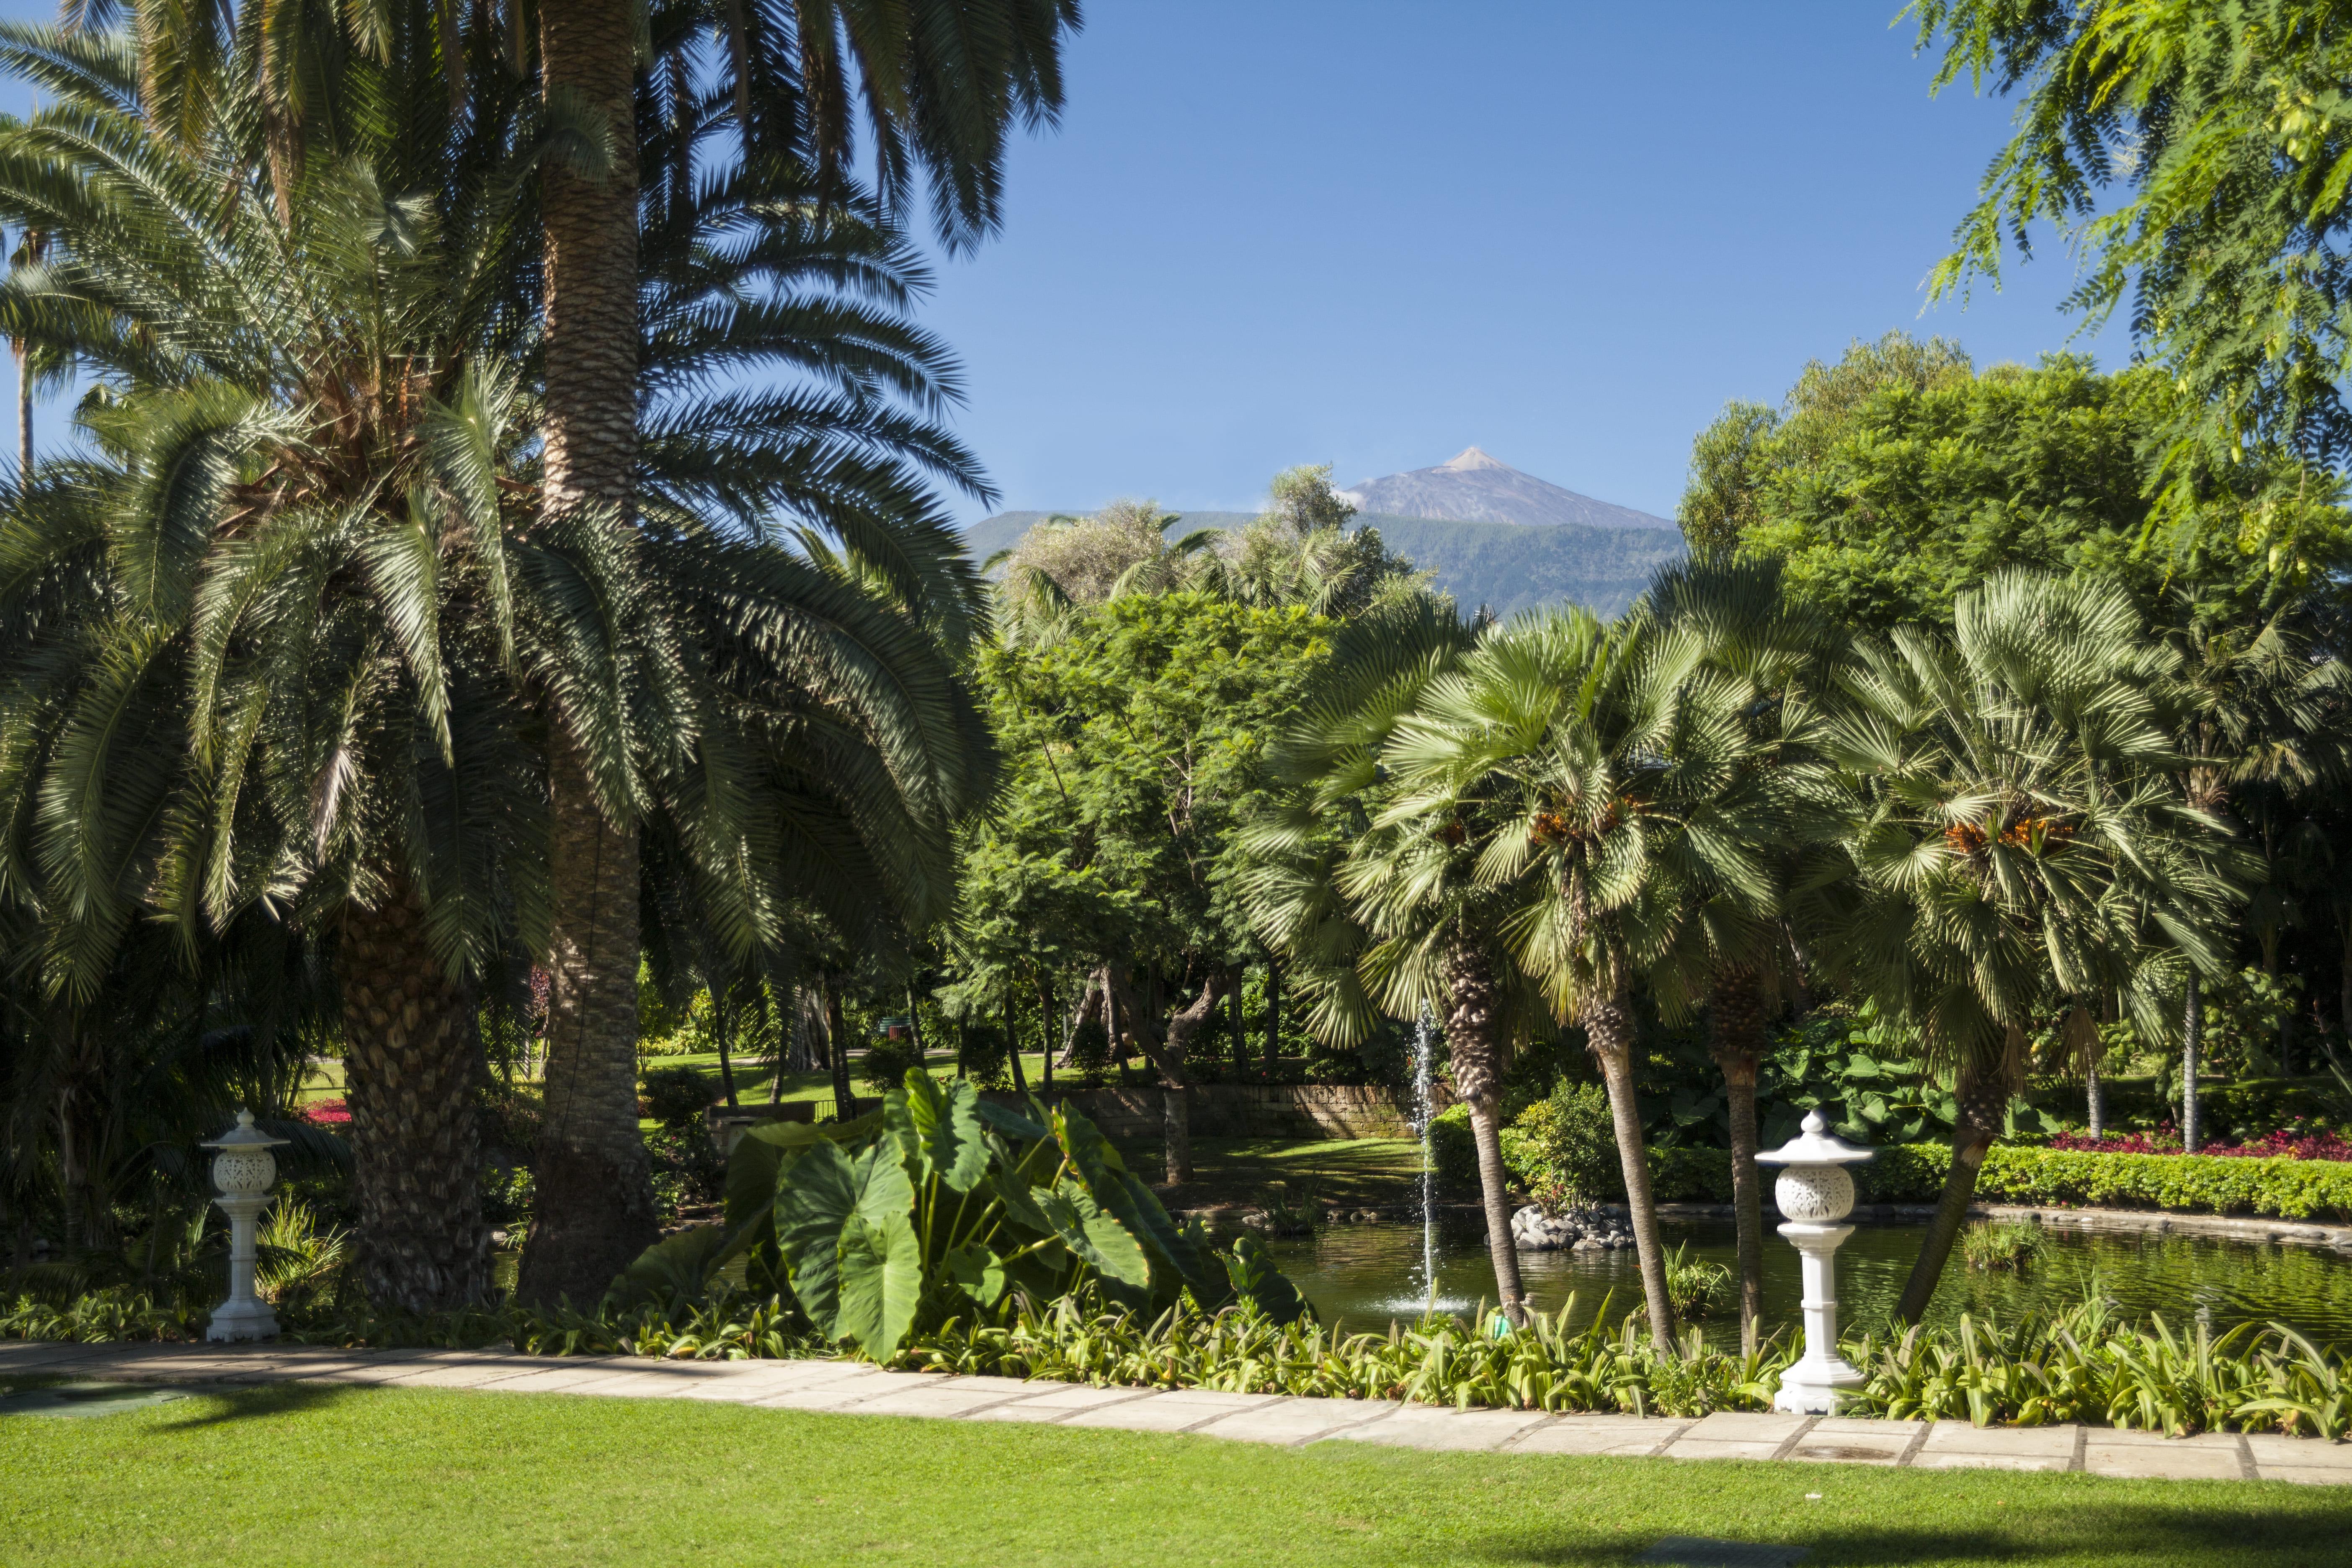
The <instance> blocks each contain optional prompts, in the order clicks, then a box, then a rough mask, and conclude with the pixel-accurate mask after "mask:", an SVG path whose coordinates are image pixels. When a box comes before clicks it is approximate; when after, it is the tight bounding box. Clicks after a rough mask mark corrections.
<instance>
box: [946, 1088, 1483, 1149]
mask: <svg viewBox="0 0 2352 1568" xmlns="http://www.w3.org/2000/svg"><path fill="white" fill-rule="evenodd" d="M1185 1093H1186V1095H1187V1097H1188V1103H1189V1109H1190V1111H1191V1122H1192V1136H1193V1137H1195V1138H1410V1137H1412V1102H1411V1101H1410V1100H1408V1099H1406V1098H1405V1097H1403V1096H1401V1095H1399V1094H1398V1093H1397V1092H1396V1091H1395V1090H1393V1089H1383V1088H1380V1087H1377V1086H1373V1087H1366V1086H1359V1085H1354V1084H1322V1083H1295V1084H1293V1083H1285V1084H1238V1083H1213V1084H1198V1085H1195V1086H1193V1087H1192V1089H1187V1090H1186V1091H1185ZM1432 1097H1433V1100H1434V1101H1435V1104H1434V1107H1433V1109H1435V1110H1444V1109H1445V1108H1446V1107H1447V1106H1449V1105H1451V1104H1453V1103H1454V1096H1453V1094H1452V1093H1451V1092H1450V1091H1449V1090H1448V1089H1446V1088H1445V1086H1444V1084H1438V1085H1434V1086H1433V1089H1432ZM985 1098H987V1099H990V1100H995V1101H996V1102H997V1103H998V1104H1000V1105H1006V1106H1013V1107H1018V1106H1019V1105H1020V1104H1021V1103H1022V1100H1021V1097H1020V1096H1019V1095H1017V1094H1011V1093H991V1094H989V1095H987V1096H986V1097H985ZM1054 1100H1055V1103H1057V1104H1059V1103H1067V1104H1069V1105H1070V1106H1072V1107H1074V1108H1075V1109H1076V1110H1077V1111H1078V1113H1079V1114H1080V1115H1082V1116H1084V1117H1086V1118H1087V1120H1088V1121H1092V1122H1093V1123H1094V1124H1095V1125H1096V1126H1097V1127H1099V1128H1101V1129H1102V1130H1103V1131H1105V1132H1108V1134H1110V1135H1111V1136H1112V1137H1114V1138H1156V1137H1158V1136H1159V1135H1160V1120H1161V1117H1162V1116H1163V1115H1164V1114H1165V1107H1166V1091H1165V1090H1163V1089H1159V1088H1157V1087H1141V1086H1138V1087H1132V1088H1130V1087H1126V1086H1121V1085H1107V1086H1105V1087H1104V1088H1101V1089H1063V1088H1062V1087H1061V1086H1060V1085H1059V1084H1056V1085H1055V1089H1054Z"/></svg>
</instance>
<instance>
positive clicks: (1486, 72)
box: [928, 0, 2127, 516]
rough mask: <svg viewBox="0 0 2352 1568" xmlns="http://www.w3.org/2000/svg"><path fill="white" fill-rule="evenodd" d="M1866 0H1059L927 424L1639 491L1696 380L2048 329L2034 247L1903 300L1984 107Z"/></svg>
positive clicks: (1980, 140) (2100, 349)
mask: <svg viewBox="0 0 2352 1568" xmlns="http://www.w3.org/2000/svg"><path fill="white" fill-rule="evenodd" d="M1899 4H1900V0H1783V3H1780V4H1772V5H1756V4H1753V3H1742V4H1698V5H1624V4H1614V5H1571V4H1565V3H1558V0H1555V3H1551V4H1503V3H1499V0H1481V3H1475V4H1474V3H1469V0H1449V3H1445V4H1436V3H1432V0H1421V3H1419V4H1385V3H1379V0H1234V3H1229V0H1088V4H1087V28H1086V31H1085V32H1084V33H1082V34H1081V35H1080V36H1079V37H1078V38H1077V39H1076V44H1075V46H1074V47H1072V49H1071V50H1070V52H1069V55H1068V58H1067V70H1068V84H1069V104H1068V109H1067V110H1066V113H1065V115H1064V117H1063V122H1062V125H1061V128H1060V129H1059V131H1058V132H1053V133H1050V134H1048V135H1046V136H1045V137H1042V138H1038V139H1034V140H1031V141H1029V142H1024V144H1023V145H1021V146H1020V148H1019V149H1018V151H1017V152H1016V153H1015V154H1014V156H1013V161H1012V178H1011V191H1010V201H1009V204H1008V211H1007V216H1006V223H1005V229H1004V233H1003V237H1000V238H999V239H997V240H996V241H994V242H992V244H990V245H989V246H988V247H985V248H984V249H983V250H982V251H981V252H980V253H979V254H978V255H977V256H976V257H973V258H969V259H961V260H955V261H950V262H946V263H943V264H942V266H941V268H940V289H939V292H938V294H937V296H936V298H935V300H933V302H932V306H931V308H930V310H929V312H928V314H929V321H930V322H931V324H932V325H934V326H935V327H937V328H938V329H939V330H940V331H943V332H944V333H945V334H946V336H947V337H948V339H949V341H950V342H952V343H954V344H955V345H956V347H957V348H958V349H959V350H960V351H961V353H962V354H963V356H964V359H965V362H966V364H967V367H968V374H969V383H970V394H971V396H970V402H969V404H968V405H967V407H966V408H965V409H964V411H963V413H962V414H961V416H960V418H959V420H958V425H959V427H960V428H961V431H962V432H963V434H964V435H965V437H966V438H967V439H969V440H970V441H971V442H972V443H973V445H974V446H975V447H977V448H978V450H979V452H980V454H981V456H982V459H983V460H984V461H985V462H986V463H987V465H988V468H989V470H990V472H991V474H992V476H993V478H994V479H995V481H996V483H997V485H998V486H999V487H1000V488H1001V489H1003V494H1004V504H1005V505H1006V506H1008V507H1018V508H1078V509H1084V508H1089V507H1092V506H1095V505H1097V504H1099V503H1101V502H1103V501H1105V500H1109V499H1111V498H1113V497H1114V496H1118V495H1136V496H1146V495H1148V496H1152V497H1156V498H1157V499H1158V500H1160V501H1162V502H1163V503H1166V504H1168V505H1170V506H1171V507H1179V508H1181V507H1186V506H1191V507H1198V508H1205V509H1246V508H1248V507H1250V506H1252V505H1253V504H1254V503H1255V500H1256V498H1257V497H1259V496H1260V495H1261V494H1262V493H1263V490H1264V487H1265V481H1266V479H1267V478H1268V477H1269V476H1270V475H1271V474H1272V473H1273V472H1274V471H1275V470H1276V469H1277V468H1282V467H1284V466H1286V465H1287V464H1291V463H1302V462H1329V463H1332V464H1335V465H1336V467H1337V478H1338V479H1339V482H1340V483H1341V484H1348V483H1352V482H1354V481H1355V480H1358V479H1366V478H1370V477H1371V476H1374V475H1379V474H1385V473H1392V472H1395V471H1397V470H1400V469H1403V468H1421V467H1425V466H1427V465H1429V464H1432V463H1438V462H1443V461H1444V459H1446V458H1450V457H1452V456H1453V455H1454V453H1455V452H1457V451H1459V450H1461V449H1462V448H1463V447H1465V446H1469V445H1473V444H1475V445H1477V446H1480V447H1485V448H1486V450H1487V451H1488V452H1490V453H1492V454H1493V455H1494V456H1496V458H1501V459H1502V460H1503V461H1505V462H1507V463H1510V464H1512V465H1513V466H1515V467H1517V468H1524V469H1526V470H1528V472H1530V473H1533V474H1536V475H1538V476H1540V477H1541V478H1544V479H1550V480H1552V481H1554V482H1555V483H1559V484H1563V485H1566V486H1568V487H1569V488H1570V489H1576V490H1581V491H1583V492H1585V493H1586V494H1589V495H1593V496H1598V497H1600V498H1601V499H1603V500H1612V501H1616V502H1619V503H1621V504H1622V505H1627V506H1633V507H1638V508H1640V509H1642V510H1647V511H1653V512H1657V513H1659V514H1661V515H1667V516H1671V515H1672V514H1673V510H1674V506H1675V499H1676V497H1678V496H1679V495H1680V493H1681V490H1682V485H1683V477H1684V470H1685V462H1686V459H1687V457H1688V454H1689V449H1690V439H1691V437H1692V435H1693V434H1694V433H1695V432H1696V431H1697V430H1698V429H1699V427H1700V426H1703V425H1705V424H1706V422H1707V421H1708V420H1709V419H1710V418H1711V417H1713V416H1714V415H1715V414H1716V413H1717V411H1718V410H1719V409H1720V408H1721V407H1722V405H1723V404H1724V403H1725V402H1726V401H1727V399H1730V398H1735V397H1741V398H1752V399H1757V400H1759V401H1765V402H1777V401H1778V400H1779V399H1780V395H1782V394H1783V393H1784V392H1785V391H1786V389H1787V387H1788V385H1789V384H1790V382H1791V381H1792V380H1793V379H1794V378H1795V376H1796V374H1797V372H1798V371H1799V370H1800V369H1801V367H1802V366H1803V364H1804V363H1805V361H1806V360H1807V359H1809V358H1811V357H1814V356H1832V357H1833V356H1834V355H1836V354H1837V353H1839V352H1840V351H1841V350H1842V349H1843V347H1844V345H1845V344H1846V343H1847V342H1848V341H1849V340H1851V339H1853V338H1854V337H1857V336H1862V337H1873V336H1876V335H1877V334H1878V333H1881V332H1884V331H1887V330H1888V329H1890V328H1895V327H1900V328H1904V329H1906V330H1909V331H1918V332H1937V333H1942V334H1945V335H1947V336H1951V337H1956V338H1958V339H1959V340H1960V341H1961V342H1963V343H1964V344H1966V345H1967V347H1968V348H1969V350H1970V352H1971V353H1974V354H1975V355H1976V356H1977V359H1978V363H1980V364H1982V363H1993V362H1996V361H1999V360H2004V359H2026V360H2031V359H2032V357H2034V356H2035V355H2037V354H2040V353H2045V352H2048V351H2051V350H2054V349H2059V348H2063V347H2064V346H2066V345H2067V340H2068V337H2069V334H2070V333H2072V332H2073V331H2074V328H2075V326H2076V322H2075V321H2074V318H2072V317H2069V316H2065V315H2063V314H2062V313H2061V312H2060V311H2059V310H2057V308H2056V307H2057V302H2058V300H2059V299H2060V298H2061V297H2062V296H2063V294H2064V293H2065V292H2066V290H2067V287H2068V285H2069V283H2070V281H2071V279H2072V277H2073V271H2072V263H2071V260H2070V258H2067V257H2065V256H2064V255H2063V254H2061V253H2058V252H2055V251H2050V250H2043V251H2042V252H2038V253H2037V256H2036V259H2035V261H2034V263H2033V264H2032V266H2031V267H2030V268H2025V269H2024V270H2023V271H2022V273H2020V274H2016V275H2014V276H2012V278H2011V280H2010V282H2009V286H2008V290H2007V292H2005V293H2003V294H2000V295H1998V296H1994V295H1990V294H1988V293H1987V292H1985V291H1983V290H1979V293H1978V295H1977V298H1976V300H1974V302H1973V303H1972V304H1971V305H1970V306H1969V308H1968V309H1967V310H1965V311H1964V310H1961V309H1960V308H1959V306H1958V303H1957V302H1953V303H1948V304H1945V305H1942V306H1939V307H1937V308H1936V309H1935V310H1931V311H1928V312H1927V314H1926V315H1925V316H1923V315H1922V314H1921V311H1922V309H1923V307H1924V306H1925V304H1926V295H1925V293H1924V290H1923V283H1924V280H1925V279H1926V276H1927V270H1928V268H1930V267H1931V266H1932V265H1933V264H1934V263H1935V261H1936V260H1937V258H1938V257H1939V256H1941V255H1942V254H1943V253H1944V250H1945V249H1946V248H1947V247H1948V240H1949V237H1950V234H1951V230H1952V226H1953V225H1954V223H1955V222H1956V221H1957V220H1958V217H1959V216H1960V215H1961V213H1962V212H1963V211H1965V210H1966V208H1967V206H1968V205H1969V201H1970V198H1971V197H1972V195H1973V194H1974V192H1975V190H1976V184H1977V180H1978V178H1979V175H1980V174H1982V172H1983V170H1984V167H1985V164H1986V163H1987V161H1988V160H1989V159H1990V156H1991V155H1992V153H1994V151H1995V150H1996V149H1997V148H1998V147H1999V146H2000V142H2002V140H2003V139H2004V135H2005V132H2006V130H2007V127H2008V123H2009V112H2010V109H2009V106H2008V105H2007V104H2005V103H2001V102H1999V101H1995V100H1977V99H1975V98H1973V97H1972V96H1970V94H1969V92H1968V90H1967V89H1966V88H1965V86H1958V87H1955V88H1954V89H1948V90H1947V91H1946V93H1945V94H1944V95H1943V97H1942V98H1940V99H1934V100H1931V99H1930V98H1929V97H1928V95H1927V84H1928V79H1929V77H1930V75H1931V64H1930V62H1929V61H1928V60H1927V59H1926V58H1914V57H1913V55H1912V52H1911V40H1912V37H1913V33H1912V29H1911V26H1909V24H1907V23H1906V24H1903V25H1900V26H1895V27H1894V28H1892V29H1890V27H1889V26H1888V24H1889V21H1890V19H1891V18H1892V16H1893V15H1894V13H1895V10H1896V8H1897V6H1898V5H1899ZM2077 346H2087V347H2089V348H2091V349H2093V350H2095V352H2096V353H2098V357H2099V359H2100V361H2101V363H2104V364H2110V365H2112V364H2114V363H2119V362H2120V361H2121V360H2122V358H2123V357H2124V354H2125V353H2126V348H2127V343H2126V338H2125V335H2124V334H2123V333H2122V332H2121V331H2119V330H2114V329H2111V330H2110V331H2107V332H2106V333H2105V334H2104V335H2103V336H2102V337H2101V338H2100V339H2098V340H2095V341H2094V342H2089V343H2087V344H2078V345H2077ZM977 514H978V512H977V510H976V509H975V510H973V511H972V515H977Z"/></svg>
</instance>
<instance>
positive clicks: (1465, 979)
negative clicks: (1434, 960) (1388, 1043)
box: [1444, 942, 1527, 1323]
mask: <svg viewBox="0 0 2352 1568" xmlns="http://www.w3.org/2000/svg"><path fill="white" fill-rule="evenodd" d="M1444 979H1445V1046H1446V1054H1447V1056H1448V1058H1450V1059H1451V1062H1452V1066H1453V1073H1454V1092H1455V1093H1456V1094H1459V1095H1460V1096H1461V1097H1462V1100H1463V1102H1464V1103H1465V1104H1466V1105H1468V1106H1469V1107H1470V1137H1471V1141H1472V1142H1473V1143H1474V1144H1475V1145H1476V1148H1477V1151H1478V1193H1479V1196H1480V1198H1481V1199H1482V1200H1483V1201H1484V1202H1485V1205H1486V1253H1487V1256H1488V1257H1489V1258H1491V1259H1492V1260H1493V1262H1494V1265H1495V1290H1496V1294H1497V1295H1498V1296H1499V1297H1501V1299H1502V1308H1503V1311H1504V1314H1505V1315H1506V1316H1507V1317H1508V1318H1509V1319H1510V1320H1511V1321H1512V1322H1514V1323H1521V1322H1525V1321H1527V1290H1526V1289H1525V1287H1523V1286H1522V1285H1521V1284H1520V1283H1519V1246H1518V1242H1517V1239H1516V1238H1515V1237H1513V1236H1512V1235H1511V1203H1510V1194H1509V1176H1508V1173H1507V1172H1506V1171H1505V1170H1504V1168H1503V1138H1502V1106H1503V1068H1504V1065H1505V1064H1504V1060H1503V1037H1502V1028H1501V1020H1500V1017H1499V1016H1498V1014H1497V1012H1496V997H1495V974H1494V971H1493V969H1492V968H1490V967H1489V966H1488V963H1487V960H1486V954H1485V953H1484V952H1480V951H1479V950H1478V948H1476V947H1475V946H1474V945H1472V944H1470V943H1468V942H1458V943H1456V944H1454V946H1453V947H1452V948H1451V949H1449V950H1448V951H1447V952H1446V955H1445V975H1444Z"/></svg>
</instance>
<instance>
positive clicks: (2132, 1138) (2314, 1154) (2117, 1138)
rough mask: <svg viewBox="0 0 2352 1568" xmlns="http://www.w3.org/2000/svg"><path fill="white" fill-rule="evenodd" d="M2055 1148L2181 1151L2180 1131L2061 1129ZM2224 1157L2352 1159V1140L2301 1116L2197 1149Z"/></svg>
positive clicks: (2112, 1151)
mask: <svg viewBox="0 0 2352 1568" xmlns="http://www.w3.org/2000/svg"><path fill="white" fill-rule="evenodd" d="M2050 1147H2051V1148H2053V1149H2072V1150H2079V1151H2081V1152H2085V1153H2092V1154H2178V1153H2179V1152H2181V1148H2180V1130H2179V1128H2177V1127H2174V1126H2172V1125H2171V1124H2169V1123H2167V1124H2166V1125H2164V1126H2162V1127H2159V1128H2158V1129H2157V1130H2156V1131H2153V1132H2125V1133H2117V1134H2111V1135H2109V1136H2107V1137H2105V1138H2093V1137H2091V1136H2089V1135H2088V1134H2086V1133H2082V1132H2061V1133H2060V1134H2058V1136H2057V1137H2055V1138H2053V1139H2052V1140H2050ZM2197 1152H2199V1153H2200V1154H2210V1155H2212V1156H2213V1157H2214V1158H2216V1159H2221V1160H2276V1159H2286V1160H2352V1142H2346V1140H2345V1138H2344V1135H2343V1134H2342V1133H2340V1132H2327V1131H2321V1130H2319V1129H2316V1128H2308V1127H2305V1125H2304V1124H2303V1119H2302V1118H2301V1117H2297V1118H2295V1120H2294V1121H2292V1122H2290V1123H2288V1124H2287V1125H2286V1126H2284V1127H2281V1128H2279V1129H2277V1130H2276V1131H2270V1132H2265V1133H2263V1135H2262V1136H2261V1137H2259V1138H2250V1139H2248V1140H2247V1141H2246V1142H2243V1143H2208V1144H2206V1145H2205V1147H2203V1148H2202V1149H2200V1150H2198V1151H2197Z"/></svg>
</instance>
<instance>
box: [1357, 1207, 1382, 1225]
mask: <svg viewBox="0 0 2352 1568" xmlns="http://www.w3.org/2000/svg"><path fill="white" fill-rule="evenodd" d="M1380 1220H1381V1211H1380V1210H1378V1209H1358V1210H1357V1211H1356V1223H1357V1224H1358V1225H1378V1224H1379V1223H1380Z"/></svg>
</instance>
